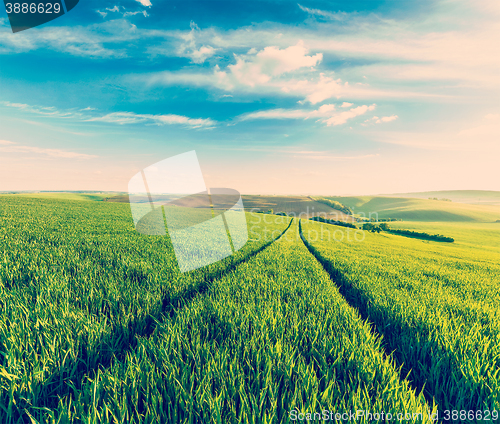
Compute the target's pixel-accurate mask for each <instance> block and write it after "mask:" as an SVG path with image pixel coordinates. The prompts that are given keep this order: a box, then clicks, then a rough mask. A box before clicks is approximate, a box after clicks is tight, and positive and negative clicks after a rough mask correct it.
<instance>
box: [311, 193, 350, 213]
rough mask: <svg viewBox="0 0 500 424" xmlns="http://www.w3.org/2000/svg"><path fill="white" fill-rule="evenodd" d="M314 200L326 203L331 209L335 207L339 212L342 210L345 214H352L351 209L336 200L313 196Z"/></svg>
mask: <svg viewBox="0 0 500 424" xmlns="http://www.w3.org/2000/svg"><path fill="white" fill-rule="evenodd" d="M314 200H315V201H316V202H319V203H323V204H324V205H328V206H330V207H331V208H333V209H337V210H338V211H340V212H344V213H345V214H346V215H353V212H352V209H351V208H350V207H349V206H346V205H344V204H342V203H340V202H337V201H336V200H331V199H325V198H324V197H315V198H314Z"/></svg>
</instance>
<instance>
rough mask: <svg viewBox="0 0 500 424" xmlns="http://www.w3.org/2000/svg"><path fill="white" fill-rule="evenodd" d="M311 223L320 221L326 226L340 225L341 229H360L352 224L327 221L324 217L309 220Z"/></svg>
mask: <svg viewBox="0 0 500 424" xmlns="http://www.w3.org/2000/svg"><path fill="white" fill-rule="evenodd" d="M309 219H310V220H311V221H319V222H324V223H325V224H332V225H339V226H340V227H347V228H358V227H356V226H355V225H354V224H351V223H350V222H344V221H335V220H333V219H326V218H323V217H322V216H315V217H313V218H309Z"/></svg>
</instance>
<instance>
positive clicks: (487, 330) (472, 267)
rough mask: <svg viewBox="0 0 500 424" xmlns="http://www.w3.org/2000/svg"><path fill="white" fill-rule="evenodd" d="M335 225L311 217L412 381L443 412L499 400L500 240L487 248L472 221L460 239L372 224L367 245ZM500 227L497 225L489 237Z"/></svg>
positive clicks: (348, 293) (323, 256)
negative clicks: (336, 234)
mask: <svg viewBox="0 0 500 424" xmlns="http://www.w3.org/2000/svg"><path fill="white" fill-rule="evenodd" d="M451 225H452V224H450V226H451ZM470 225H472V224H470ZM405 226H406V224H405ZM415 227H417V228H418V229H424V228H425V229H427V230H428V229H429V228H428V227H429V226H426V225H423V224H421V225H415ZM321 228H323V229H322V231H321ZM453 228H455V229H456V228H458V224H456V223H455V224H454V227H453ZM331 231H332V230H331V229H330V227H329V226H328V225H325V224H320V223H315V222H311V221H309V222H308V224H307V227H306V226H305V225H304V233H305V234H306V238H307V237H308V236H310V240H312V241H311V242H310V248H311V251H312V252H313V253H314V254H315V256H316V257H317V259H318V260H319V261H320V262H322V263H323V264H324V266H325V268H326V269H327V270H328V271H329V273H330V274H331V275H332V277H333V278H334V279H335V281H336V282H337V284H338V285H339V287H340V290H341V292H342V294H343V295H344V296H345V297H346V299H347V300H348V301H349V303H350V304H351V305H352V306H354V307H356V308H357V309H358V310H359V311H360V313H361V314H362V316H364V317H366V318H367V319H369V320H370V321H371V322H373V323H374V325H375V328H376V331H377V332H378V333H379V334H381V335H383V340H384V346H385V347H386V349H387V350H389V351H394V355H395V358H396V361H397V363H398V364H399V365H401V366H403V369H404V370H405V371H406V372H409V373H410V374H409V378H410V381H411V382H412V384H413V385H414V387H418V388H423V389H424V393H425V394H426V397H427V399H428V400H429V401H431V400H433V401H435V402H436V403H437V404H438V405H439V408H440V410H441V411H443V410H446V409H466V410H479V409H483V410H484V409H490V410H491V409H492V408H494V407H497V406H498V405H499V403H500V373H499V372H498V369H499V366H500V362H499V361H500V359H499V358H500V342H499V341H500V321H499V318H500V308H499V306H498V305H499V300H500V294H499V291H498V275H499V272H500V253H499V251H498V248H497V249H496V250H494V249H491V248H489V247H487V248H482V247H481V240H480V239H479V241H478V238H476V244H475V246H474V248H471V246H470V245H469V244H470V242H471V236H472V234H471V231H472V230H471V227H469V228H465V229H463V230H462V231H461V232H457V234H455V235H456V236H457V237H456V240H457V241H456V242H455V243H453V244H443V243H439V242H431V241H425V242H423V241H420V240H414V239H408V238H404V237H399V236H395V235H390V234H384V233H381V234H372V233H368V232H365V239H364V241H363V242H360V243H346V242H336V241H331V240H333V236H332V234H331V233H330V232H331ZM346 231H350V232H352V230H346ZM317 235H319V236H317ZM498 235H499V230H498V229H497V230H496V232H494V233H491V234H489V236H488V237H487V241H485V244H488V243H492V241H493V239H494V238H496V239H497V240H498ZM316 237H317V240H315V239H316Z"/></svg>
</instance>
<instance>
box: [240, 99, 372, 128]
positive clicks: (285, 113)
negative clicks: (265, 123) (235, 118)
mask: <svg viewBox="0 0 500 424" xmlns="http://www.w3.org/2000/svg"><path fill="white" fill-rule="evenodd" d="M375 106H376V105H375V104H373V105H371V106H367V105H363V106H358V107H356V108H353V109H350V110H348V111H344V112H336V110H335V105H333V104H326V105H322V106H321V107H319V108H318V109H316V110H305V109H271V110H264V111H259V112H252V113H247V114H245V115H242V116H241V117H240V120H242V121H247V120H253V119H309V118H318V121H319V122H322V123H324V124H326V125H327V126H337V125H342V124H345V123H346V122H347V121H348V120H349V119H353V118H355V117H357V116H360V115H364V114H365V113H366V112H368V111H372V110H374V109H375Z"/></svg>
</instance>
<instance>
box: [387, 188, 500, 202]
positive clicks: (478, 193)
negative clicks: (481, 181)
mask: <svg viewBox="0 0 500 424" xmlns="http://www.w3.org/2000/svg"><path fill="white" fill-rule="evenodd" d="M384 196H385V197H412V198H417V199H429V198H434V197H437V198H438V199H450V200H451V201H453V202H458V203H469V204H472V205H500V191H487V190H444V191H422V192H417V193H395V194H384Z"/></svg>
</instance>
